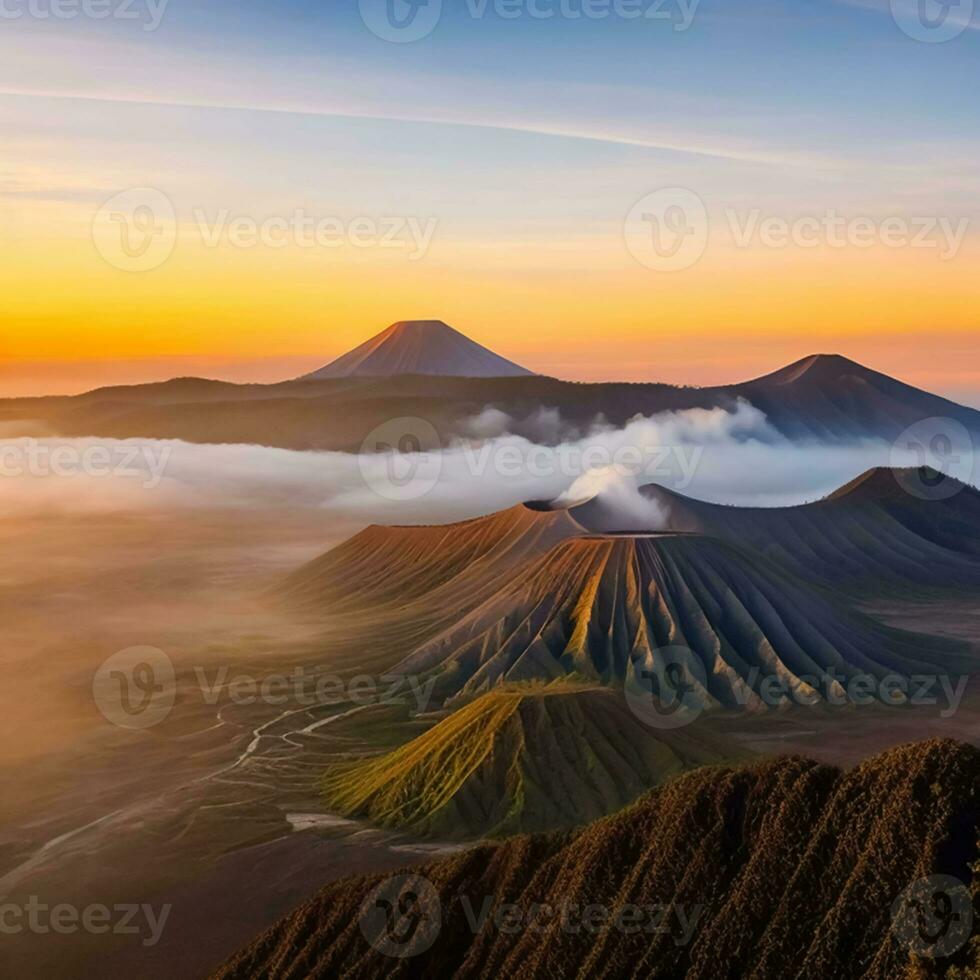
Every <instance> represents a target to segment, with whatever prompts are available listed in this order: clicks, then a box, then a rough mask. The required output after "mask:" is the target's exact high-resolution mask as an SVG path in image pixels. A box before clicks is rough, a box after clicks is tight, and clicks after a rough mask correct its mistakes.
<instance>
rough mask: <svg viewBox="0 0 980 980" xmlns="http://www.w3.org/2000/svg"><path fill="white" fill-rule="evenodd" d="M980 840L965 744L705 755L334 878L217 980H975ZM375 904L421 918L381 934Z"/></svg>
mask: <svg viewBox="0 0 980 980" xmlns="http://www.w3.org/2000/svg"><path fill="white" fill-rule="evenodd" d="M978 838H980V752H978V750H977V749H975V748H973V747H971V746H967V745H962V744H959V743H956V742H950V741H943V740H934V741H930V742H922V743H919V744H916V745H909V746H903V747H901V748H898V749H894V750H892V751H890V752H887V753H885V754H883V755H880V756H877V757H875V758H873V759H871V760H869V761H867V762H865V763H864V764H862V765H861V766H859V767H858V768H856V769H854V770H851V771H849V772H841V771H839V770H837V769H835V768H831V767H827V766H823V765H820V764H817V763H815V762H810V761H806V760H803V759H799V758H781V759H775V760H770V761H766V762H764V763H761V764H757V765H754V766H747V767H743V768H735V769H726V768H716V767H707V768H703V769H699V770H697V771H695V772H692V773H688V774H685V775H682V776H680V777H678V778H677V779H674V780H672V781H671V782H669V783H667V784H665V785H664V786H662V787H660V788H658V789H656V790H654V791H652V792H651V793H649V794H648V795H646V796H644V797H642V798H641V799H640V800H639V801H637V802H636V803H635V804H634V805H632V806H631V807H629V808H628V809H626V810H623V811H622V812H620V813H618V814H616V815H615V816H613V817H609V818H606V819H603V820H600V821H598V822H597V823H594V824H592V825H590V826H588V827H587V828H585V829H583V830H581V831H578V832H571V833H569V832H566V833H559V834H548V835H538V836H534V835H532V836H522V837H516V838H513V839H510V840H506V841H504V842H501V843H484V844H482V845H480V846H478V847H475V848H472V849H470V850H467V851H464V852H462V853H459V854H457V855H454V856H452V857H449V858H444V859H442V860H439V861H437V862H435V863H432V864H428V865H425V866H423V867H419V868H417V869H414V870H413V873H403V876H401V877H395V878H393V879H392V878H385V877H367V878H355V879H348V880H346V881H341V882H338V883H337V884H334V885H330V886H329V887H327V888H326V889H325V890H324V891H322V892H321V893H320V894H319V895H318V896H317V897H316V898H314V899H313V900H312V901H310V902H308V903H307V904H306V905H304V906H303V907H302V908H300V909H298V910H297V911H296V912H294V913H293V914H291V915H290V916H288V917H286V918H285V919H283V920H282V921H281V922H280V923H279V924H278V925H276V926H274V927H273V928H272V929H270V930H269V931H268V932H266V933H265V935H264V936H262V937H261V938H260V939H258V940H257V941H256V942H255V943H254V944H253V945H252V946H250V947H249V948H247V949H245V950H243V951H242V952H241V953H239V954H238V955H237V956H236V957H234V958H233V959H232V960H231V961H230V962H229V963H227V964H226V965H225V966H224V967H222V968H221V969H220V970H219V971H218V972H217V973H216V974H215V977H216V978H220V980H259V978H263V980H306V978H313V980H327V978H334V977H345V978H348V980H376V978H381V977H393V978H395V980H408V978H417V977H418V978H421V977H453V978H454V980H470V978H473V980H476V978H488V977H498V978H501V980H512V978H513V980H517V978H520V980H539V978H540V980H553V978H556V977H562V978H581V980H584V978H590V980H592V978H597V980H622V978H625V977H635V978H654V980H789V978H793V980H829V978H831V977H833V978H835V980H925V978H946V980H966V978H970V977H976V976H977V975H978V972H977V971H978V970H980V955H978V954H980V946H978V945H977V943H976V942H975V941H974V942H973V943H972V944H971V942H970V929H971V927H972V926H973V922H974V918H975V914H976V913H977V912H978V911H980V890H978V888H977V884H978V882H977V878H976V874H977V872H976V871H975V870H974V868H976V862H977V858H978V846H980V844H978ZM937 888H941V889H946V891H944V892H943V895H945V897H946V899H947V904H948V905H949V906H950V908H949V909H948V910H947V914H946V915H945V916H943V915H942V910H943V908H944V905H943V903H942V902H941V901H939V902H936V903H934V902H933V896H934V894H935V889H937ZM971 892H972V895H973V900H972V906H971ZM420 895H421V896H423V899H422V901H421V903H420V900H419V896H420ZM413 896H414V901H413ZM920 899H921V900H920ZM379 902H381V903H382V906H381V907H382V911H383V909H384V908H387V909H389V910H391V909H396V910H397V909H401V910H402V914H403V916H404V917H405V918H404V919H403V920H401V921H400V922H399V921H396V925H398V924H400V925H401V926H403V927H405V926H406V925H407V924H409V923H410V924H412V925H413V926H417V928H415V929H414V931H412V929H410V928H407V927H406V928H403V929H395V930H394V936H392V935H391V933H386V932H385V926H386V925H388V924H390V917H389V918H388V919H386V918H385V917H384V915H383V914H381V915H376V916H373V917H372V915H371V912H372V910H373V909H376V908H377V907H378V904H379ZM917 903H918V904H917ZM413 909H414V910H416V911H421V912H423V913H424V917H421V916H419V917H416V918H414V919H410V918H409V913H410V912H411V911H412V910H413ZM588 909H594V910H597V911H598V913H599V914H598V915H597V916H596V917H595V918H592V917H591V914H589V918H588V919H586V918H585V916H586V915H587V914H588V913H587V910H588ZM933 915H938V916H940V917H941V918H940V919H939V921H933V918H932V916H933ZM586 922H588V926H586ZM933 937H939V938H938V939H935V940H933ZM386 939H387V940H389V941H391V940H394V941H395V942H396V943H397V942H398V941H402V943H403V944H402V945H401V946H398V945H396V946H395V947H394V948H395V954H396V955H394V956H392V955H385V954H386V953H390V952H391V949H392V947H391V946H390V945H386ZM929 940H933V942H934V945H933V946H931V947H929V946H927V947H926V948H927V950H929V949H932V950H939V951H940V952H941V953H942V954H943V955H942V956H926V955H920V954H921V953H922V950H923V944H925V943H927V942H928V941H929Z"/></svg>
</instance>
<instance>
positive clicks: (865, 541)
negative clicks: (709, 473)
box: [606, 469, 980, 594]
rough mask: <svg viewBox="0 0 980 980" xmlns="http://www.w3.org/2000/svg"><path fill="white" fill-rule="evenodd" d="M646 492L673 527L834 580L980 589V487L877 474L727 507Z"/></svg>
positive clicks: (908, 473) (927, 474)
mask: <svg viewBox="0 0 980 980" xmlns="http://www.w3.org/2000/svg"><path fill="white" fill-rule="evenodd" d="M641 492H642V493H643V494H644V495H645V496H647V497H648V498H650V499H651V500H655V501H656V502H657V503H658V504H660V508H661V510H663V511H664V512H665V513H667V514H668V515H669V526H670V527H671V528H672V529H674V530H678V531H690V532H697V533H701V534H707V535H711V536H712V537H717V538H722V539H724V540H728V541H734V542H738V543H739V544H741V545H747V546H751V547H753V548H756V549H758V550H760V551H762V552H763V553H764V554H766V555H767V556H768V557H769V558H772V559H774V560H776V561H778V562H779V563H780V564H783V565H785V566H786V567H787V568H789V569H791V570H792V571H793V572H794V573H795V574H797V575H799V576H801V577H802V578H805V579H808V580H810V581H814V582H819V583H821V584H824V585H827V586H833V587H836V588H842V589H847V590H851V591H853V590H855V589H858V590H860V591H861V592H862V593H865V592H870V593H873V594H880V593H882V592H883V591H884V592H894V591H896V590H899V589H902V588H907V587H917V588H920V589H925V588H929V589H935V588H941V589H952V590H976V589H977V588H978V587H980V492H978V491H977V490H975V489H974V488H973V487H969V486H964V485H963V484H961V483H959V482H958V481H956V480H954V479H952V478H951V477H944V476H942V475H941V474H937V473H934V472H932V471H928V470H925V471H919V470H890V469H874V470H869V471H868V472H867V473H864V474H862V475H861V476H860V477H858V478H857V479H856V480H854V481H852V482H851V483H849V484H848V485H847V486H845V487H842V488H841V489H840V490H838V491H836V492H835V493H833V494H831V495H830V496H829V497H827V498H826V499H825V500H821V501H817V502H815V503H811V504H803V505H801V506H797V507H771V508H763V507H757V508H753V507H729V506H723V505H719V504H711V503H705V502H703V501H698V500H693V499H691V498H689V497H684V496H682V495H681V494H678V493H675V492H673V491H670V490H667V489H665V488H663V487H660V486H656V485H651V486H647V487H644V488H643V489H642V491H641ZM609 517H610V515H609V514H608V513H607V514H606V519H607V520H608V519H609Z"/></svg>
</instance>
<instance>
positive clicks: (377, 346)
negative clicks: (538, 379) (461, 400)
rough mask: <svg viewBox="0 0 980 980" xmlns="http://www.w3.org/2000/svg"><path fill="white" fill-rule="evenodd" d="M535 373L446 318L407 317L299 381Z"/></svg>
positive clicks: (499, 375)
mask: <svg viewBox="0 0 980 980" xmlns="http://www.w3.org/2000/svg"><path fill="white" fill-rule="evenodd" d="M533 373H534V372H532V371H528V370H527V369H526V368H522V367H521V366H520V365H519V364H515V363H514V362H513V361H508V360H507V359H506V358H503V357H501V356H500V355H499V354H495V353H494V352H493V351H492V350H488V349H487V348H486V347H483V346H481V345H480V344H478V343H476V342H475V341H473V340H470V339H469V337H466V336H465V335H463V334H461V333H460V332H459V331H458V330H454V329H453V328H452V327H450V326H449V325H448V324H447V323H443V322H442V320H404V321H401V322H400V323H393V324H392V325H391V326H390V327H388V329H387V330H384V331H382V332H381V333H379V334H378V335H377V336H375V337H372V338H371V339H370V340H368V341H365V343H363V344H361V346H360V347H357V348H355V349H354V350H352V351H350V353H348V354H345V355H344V356H343V357H340V358H338V359H337V360H336V361H333V362H332V363H330V364H328V365H327V366H326V367H324V368H321V369H320V370H319V371H314V372H313V373H312V374H309V375H306V377H304V378H301V379H300V380H301V381H322V380H325V379H329V378H355V377H359V378H388V377H393V376H395V375H402V374H421V375H435V376H439V377H457V378H517V377H530V376H533Z"/></svg>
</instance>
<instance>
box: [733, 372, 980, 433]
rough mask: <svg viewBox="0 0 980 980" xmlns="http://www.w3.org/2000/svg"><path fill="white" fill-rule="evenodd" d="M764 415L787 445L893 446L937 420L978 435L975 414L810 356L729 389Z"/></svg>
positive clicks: (882, 378) (872, 374) (978, 418)
mask: <svg viewBox="0 0 980 980" xmlns="http://www.w3.org/2000/svg"><path fill="white" fill-rule="evenodd" d="M730 391H731V393H732V394H733V395H735V396H737V397H742V398H745V399H747V400H748V401H749V402H751V403H752V404H753V405H754V406H755V407H756V408H758V409H759V410H760V411H762V412H764V413H765V415H766V417H767V418H768V420H769V422H770V423H771V424H772V425H773V426H775V427H776V428H777V429H778V430H779V431H780V432H781V433H782V434H783V435H785V436H787V437H789V438H790V439H820V440H824V441H829V442H834V441H838V440H842V439H844V440H848V439H861V438H867V437H868V436H869V435H871V436H873V437H876V438H883V439H886V440H889V441H890V440H893V439H895V437H896V436H898V435H899V434H900V433H901V432H902V431H903V430H905V429H906V428H908V427H909V426H912V425H915V424H916V423H919V422H922V421H923V420H924V419H930V418H942V419H951V420H954V421H956V422H959V423H961V424H962V425H963V426H964V427H965V428H966V429H967V430H968V431H971V432H973V433H974V434H976V433H977V432H978V422H980V416H978V414H977V412H976V410H974V409H971V408H965V407H963V406H962V405H957V404H956V403H955V402H951V401H949V400H948V399H946V398H941V397H940V396H938V395H933V394H930V393H929V392H927V391H922V390H921V389H919V388H915V387H913V386H912V385H908V384H905V382H903V381H898V380H896V379H895V378H891V377H889V376H888V375H887V374H882V373H881V372H880V371H874V370H872V369H871V368H868V367H865V366H864V365H863V364H859V363H858V362H857V361H852V360H851V359H850V358H847V357H843V356H841V355H840V354H811V355H810V356H809V357H804V358H802V359H801V360H799V361H796V362H795V363H793V364H790V365H788V366H787V367H784V368H781V369H780V370H778V371H775V372H773V373H772V374H767V375H765V376H763V377H761V378H756V379H755V380H754V381H748V382H745V383H743V384H740V385H735V386H733V387H732V388H731V389H730Z"/></svg>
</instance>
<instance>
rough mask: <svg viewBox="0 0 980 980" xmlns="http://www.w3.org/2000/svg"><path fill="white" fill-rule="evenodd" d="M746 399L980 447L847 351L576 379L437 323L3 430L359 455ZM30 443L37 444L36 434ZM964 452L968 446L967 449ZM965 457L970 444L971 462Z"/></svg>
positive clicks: (858, 426) (967, 422)
mask: <svg viewBox="0 0 980 980" xmlns="http://www.w3.org/2000/svg"><path fill="white" fill-rule="evenodd" d="M743 402H747V403H748V404H750V405H752V406H754V407H755V408H756V409H758V411H759V412H760V413H762V414H763V415H765V417H766V422H767V424H768V425H769V427H770V428H771V429H772V430H773V432H774V433H775V434H778V436H779V437H783V438H788V439H792V440H796V441H810V442H821V443H825V444H842V443H846V444H853V443H854V442H860V441H863V440H875V441H878V442H886V443H894V442H895V440H896V439H897V438H898V437H899V436H900V435H902V434H903V433H904V432H905V431H906V430H907V429H909V428H910V427H911V426H913V425H915V424H917V423H920V422H922V421H924V420H926V419H940V420H949V421H951V422H952V423H954V425H955V424H959V425H962V426H963V427H964V428H965V429H966V432H967V433H968V435H969V437H970V438H972V440H973V442H974V444H975V446H977V447H980V411H978V410H976V409H972V408H967V407H965V406H962V405H957V404H956V403H954V402H952V401H950V400H948V399H946V398H942V397H940V396H937V395H933V394H930V393H929V392H926V391H922V390H920V389H918V388H915V387H913V386H912V385H908V384H905V383H904V382H901V381H897V380H896V379H894V378H890V377H888V376H887V375H884V374H881V373H880V372H877V371H874V370H871V369H870V368H866V367H864V366H863V365H861V364H858V363H857V362H855V361H852V360H849V359H848V358H846V357H843V356H841V355H838V354H815V355H810V356H809V357H805V358H802V359H801V360H799V361H797V362H795V363H794V364H791V365H788V366H787V367H784V368H781V369H780V370H778V371H775V372H772V373H770V374H767V375H763V376H762V377H759V378H755V379H754V380H751V381H746V382H742V383H738V384H729V385H718V386H714V387H707V388H696V387H681V386H678V385H671V384H663V383H625V382H602V383H591V382H568V381H561V380H559V379H557V378H553V377H547V376H545V375H536V374H532V373H531V372H530V371H528V370H527V369H525V368H523V367H521V366H520V365H517V364H515V363H514V362H512V361H508V360H507V359H506V358H503V357H501V356H500V355H498V354H495V353H494V352H493V351H489V350H487V349H486V348H485V347H482V346H481V345H479V344H476V343H474V342H473V341H471V340H469V339H468V338H467V337H465V336H464V335H463V334H461V333H460V332H459V331H457V330H454V329H453V328H451V327H449V326H448V325H446V324H445V323H443V322H442V321H439V320H425V321H404V322H401V323H396V324H393V325H392V326H391V327H389V328H388V329H387V330H386V331H384V332H383V333H381V334H379V335H378V336H377V337H374V338H372V339H371V340H369V341H367V342H366V343H364V344H362V345H361V346H360V347H359V348H357V349H355V350H354V351H351V352H350V353H349V354H346V355H344V356H343V357H341V358H339V359H338V360H337V361H334V362H333V363H332V364H328V365H327V366H326V367H324V368H322V369H320V370H319V371H315V372H313V373H312V374H310V375H307V376H306V377H304V378H301V379H297V380H293V381H284V382H280V383H279V384H272V385H260V384H252V385H235V384H229V383H225V382H220V381H206V380H201V379H192V378H191V379H187V378H185V379H178V380H174V381H170V382H163V383H159V384H150V385H135V386H129V387H114V388H104V389H99V390H96V391H92V392H88V393H87V394H84V395H79V396H77V397H72V398H68V397H59V398H31V399H12V400H8V401H2V400H0V422H4V421H16V422H18V423H23V424H25V425H28V424H29V425H31V426H35V427H36V429H37V432H36V434H37V435H39V436H43V435H51V434H55V435H63V436H101V437H110V438H120V439H124V438H155V439H182V440H184V441H187V442H195V443H237V444H258V445H265V446H276V447H281V448H285V449H297V450H304V449H316V450H335V451H342V452H358V451H360V450H361V448H362V446H363V445H364V443H365V440H366V439H367V437H368V436H369V434H370V433H372V432H373V431H374V430H375V429H376V428H378V426H380V425H383V424H385V423H388V422H390V421H391V420H392V419H397V418H419V419H423V420H425V422H427V423H428V424H430V425H431V426H432V427H433V428H434V429H435V431H436V433H437V434H438V436H439V437H440V439H441V440H442V441H443V443H444V444H449V443H450V442H452V441H453V440H455V439H458V438H460V437H465V436H466V435H467V432H468V429H467V426H468V423H469V421H470V420H472V419H473V418H474V417H476V416H480V415H481V414H482V413H484V412H486V410H487V409H492V410H494V411H495V412H498V413H500V414H501V415H503V416H508V417H510V418H511V419H514V420H521V419H529V418H532V417H534V416H535V415H536V414H538V413H540V412H541V411H542V410H543V409H546V410H549V411H551V412H556V413H557V414H558V415H559V416H560V418H561V420H562V422H563V423H565V425H566V426H567V427H568V428H569V429H578V430H580V431H586V430H588V429H589V427H591V426H593V425H594V424H595V423H596V422H597V420H602V421H603V423H607V424H609V425H613V426H624V425H626V424H627V423H628V422H629V421H630V420H631V419H634V418H635V417H636V416H638V415H641V416H653V415H657V414H659V413H664V412H682V411H687V410H690V409H706V410H712V409H716V410H724V411H734V410H735V409H736V408H737V407H738V406H739V404H740V403H743ZM28 434H30V433H28ZM960 441H962V440H960ZM960 448H961V447H958V449H957V451H959V449H960Z"/></svg>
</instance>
